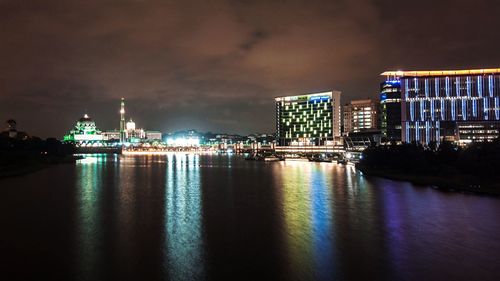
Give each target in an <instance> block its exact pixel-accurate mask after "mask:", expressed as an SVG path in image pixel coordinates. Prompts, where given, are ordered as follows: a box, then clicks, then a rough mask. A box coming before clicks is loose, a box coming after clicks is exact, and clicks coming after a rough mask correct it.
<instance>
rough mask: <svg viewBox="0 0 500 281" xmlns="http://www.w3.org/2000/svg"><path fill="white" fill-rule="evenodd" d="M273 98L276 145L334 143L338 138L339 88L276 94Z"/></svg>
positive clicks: (339, 129) (339, 133) (339, 123)
mask: <svg viewBox="0 0 500 281" xmlns="http://www.w3.org/2000/svg"><path fill="white" fill-rule="evenodd" d="M275 101H276V140H277V142H278V145H280V146H290V145H299V146H300V145H328V144H332V145H334V144H337V143H338V142H340V138H341V128H340V126H341V119H340V118H341V115H340V92H339V91H330V92H324V93H314V94H305V95H299V96H286V97H277V98H275Z"/></svg>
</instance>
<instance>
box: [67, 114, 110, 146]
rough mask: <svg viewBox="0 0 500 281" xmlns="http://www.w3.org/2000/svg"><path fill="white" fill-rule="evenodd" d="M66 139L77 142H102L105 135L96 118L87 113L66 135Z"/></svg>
mask: <svg viewBox="0 0 500 281" xmlns="http://www.w3.org/2000/svg"><path fill="white" fill-rule="evenodd" d="M64 140H65V141H70V142H75V143H77V144H87V143H89V144H92V143H100V142H102V140H103V137H102V134H101V130H99V129H98V128H97V126H96V124H95V122H94V120H92V118H90V117H89V116H88V115H87V114H85V115H84V116H83V117H82V118H80V119H78V121H77V122H76V125H75V127H74V128H73V130H71V131H70V132H69V134H67V135H65V136H64Z"/></svg>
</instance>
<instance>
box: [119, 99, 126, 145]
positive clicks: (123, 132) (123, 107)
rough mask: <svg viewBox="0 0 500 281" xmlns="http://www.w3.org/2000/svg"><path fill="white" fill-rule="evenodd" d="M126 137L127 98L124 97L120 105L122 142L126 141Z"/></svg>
mask: <svg viewBox="0 0 500 281" xmlns="http://www.w3.org/2000/svg"><path fill="white" fill-rule="evenodd" d="M125 139H126V136H125V99H124V98H122V101H121V107H120V142H121V143H124V142H125Z"/></svg>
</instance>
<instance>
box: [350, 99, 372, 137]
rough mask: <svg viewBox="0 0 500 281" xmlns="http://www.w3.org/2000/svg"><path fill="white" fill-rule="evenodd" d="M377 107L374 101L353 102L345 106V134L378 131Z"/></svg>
mask: <svg viewBox="0 0 500 281" xmlns="http://www.w3.org/2000/svg"><path fill="white" fill-rule="evenodd" d="M377 107H378V105H377V103H376V102H375V101H373V100H372V99H364V100H353V101H351V102H350V103H348V104H346V105H344V134H345V135H348V134H349V133H358V132H361V131H365V130H370V129H377V118H378V116H377Z"/></svg>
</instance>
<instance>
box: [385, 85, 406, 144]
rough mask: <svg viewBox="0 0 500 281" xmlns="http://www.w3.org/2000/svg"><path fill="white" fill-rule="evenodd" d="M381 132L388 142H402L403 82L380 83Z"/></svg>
mask: <svg viewBox="0 0 500 281" xmlns="http://www.w3.org/2000/svg"><path fill="white" fill-rule="evenodd" d="M380 130H381V132H382V138H384V139H385V140H386V141H401V81H399V80H387V81H384V82H382V83H380Z"/></svg>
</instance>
